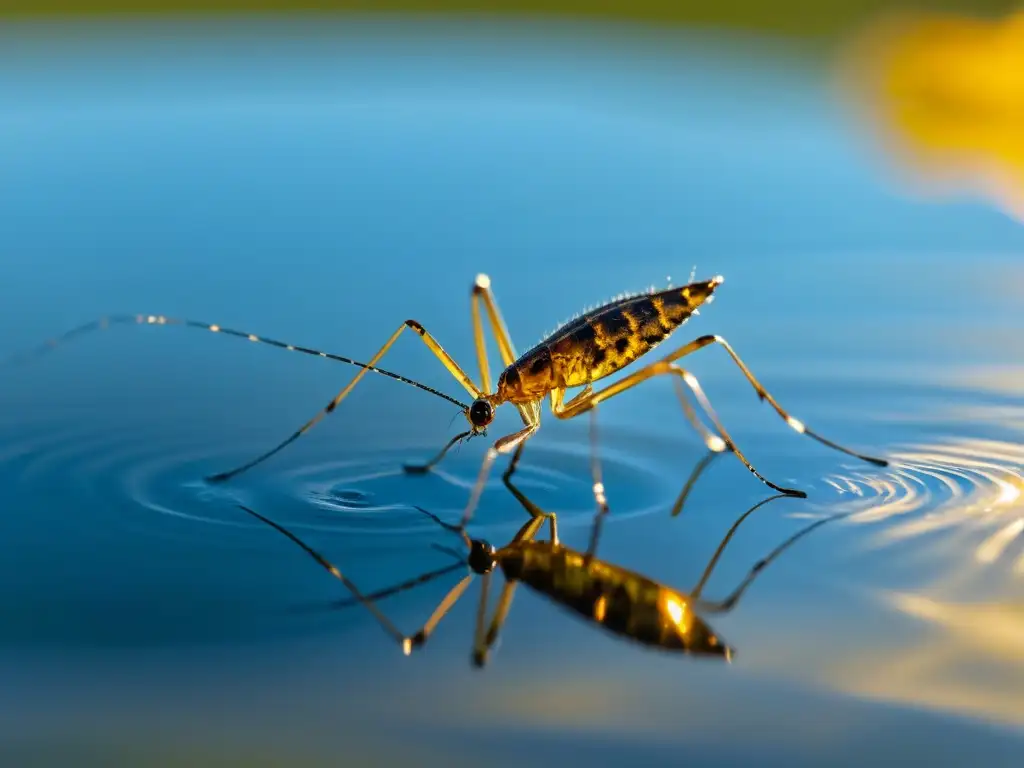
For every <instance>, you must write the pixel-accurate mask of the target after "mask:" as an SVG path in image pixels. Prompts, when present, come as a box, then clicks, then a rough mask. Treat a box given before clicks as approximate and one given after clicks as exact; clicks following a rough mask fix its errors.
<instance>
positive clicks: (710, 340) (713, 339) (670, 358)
mask: <svg viewBox="0 0 1024 768" xmlns="http://www.w3.org/2000/svg"><path fill="white" fill-rule="evenodd" d="M710 344H719V345H721V346H722V347H723V348H724V349H725V351H726V352H728V353H729V357H731V358H732V360H733V362H734V363H736V365H737V366H738V367H739V369H740V370H741V371H742V372H743V375H744V376H746V378H747V381H749V382H750V385H751V386H752V387H753V388H754V390H755V391H756V392H757V396H758V397H759V398H760V399H761V400H767V401H768V404H769V405H771V407H772V408H774V409H775V412H776V413H777V414H779V416H781V417H782V420H783V421H785V422H786V423H787V424H788V425H789V426H790V427H791V428H792V429H793V430H795V431H796V432H799V433H800V434H802V435H807V436H808V437H812V438H814V439H815V440H817V441H818V442H819V443H822V444H823V445H827V446H828V447H829V448H833V449H835V450H837V451H841V452H842V453H845V454H848V455H849V456H855V457H856V458H858V459H861V460H863V461H867V462H869V463H871V464H875V465H877V466H879V467H886V466H888V465H889V462H888V461H886V460H885V459H877V458H874V457H873V456H867V455H865V454H863V453H857V452H856V451H852V450H850V449H849V448H844V447H843V446H841V445H839V444H838V443H834V442H832V441H831V440H829V439H827V438H824V437H822V436H821V435H819V434H817V433H816V432H814V431H812V430H811V429H810V428H809V427H808V426H807V425H806V424H805V423H804V422H803V421H801V420H799V419H796V418H794V417H793V416H791V415H790V414H788V413H787V412H786V411H785V410H784V409H783V407H782V406H781V405H779V404H778V402H777V401H776V400H775V398H774V397H772V396H771V394H769V392H768V390H766V389H765V388H764V386H763V385H762V384H761V382H759V381H758V380H757V378H756V377H755V376H754V374H753V373H751V371H750V369H749V368H747V366H746V365H745V364H744V362H743V361H742V360H741V359H740V356H739V355H738V354H736V351H735V350H734V349H733V348H732V346H731V345H730V344H729V342H727V341H726V340H725V339H724V338H722V337H721V336H701V337H700V338H698V339H694V340H693V341H691V342H690V343H689V344H687V345H686V346H684V347H680V348H679V349H677V350H676V351H675V352H672V353H671V354H669V355H667V356H665V357H664V358H662V361H663V362H666V363H670V362H674V361H676V360H679V359H680V358H682V357H685V356H686V355H689V354H692V353H694V352H696V351H697V350H699V349H703V348H704V347H706V346H708V345H710Z"/></svg>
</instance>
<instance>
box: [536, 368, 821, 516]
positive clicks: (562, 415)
mask: <svg viewBox="0 0 1024 768" xmlns="http://www.w3.org/2000/svg"><path fill="white" fill-rule="evenodd" d="M664 374H670V375H673V376H678V377H680V378H681V379H682V381H683V383H684V384H686V386H688V387H689V388H690V391H691V392H693V394H694V396H696V398H697V402H698V403H699V404H700V406H701V408H702V409H703V410H704V413H705V414H706V415H707V417H708V418H709V419H710V420H711V423H712V424H714V425H715V428H716V429H717V430H718V432H719V434H721V436H722V440H723V441H724V442H725V445H726V447H727V448H728V449H729V450H730V451H732V452H733V453H734V454H736V458H738V459H739V460H740V461H742V462H743V464H744V466H746V468H747V469H748V470H750V472H751V473H752V474H753V475H754V477H756V478H757V479H758V480H760V481H761V482H762V483H764V484H765V485H767V486H768V487H769V488H773V489H774V490H776V491H779V492H780V493H784V494H786V495H787V496H799V497H801V498H806V496H807V494H806V493H804V492H803V491H798V490H796V489H793V488H783V487H782V486H779V485H776V484H775V483H773V482H771V481H770V480H768V479H767V478H765V477H764V476H763V475H762V474H761V473H760V472H758V471H757V470H756V469H754V465H753V464H751V463H750V462H749V461H748V460H747V458H746V456H744V455H743V452H742V451H740V449H739V448H738V447H737V446H736V443H735V441H734V440H733V439H732V438H731V437H730V436H729V433H728V432H727V431H726V429H725V427H724V426H722V423H721V422H720V421H719V419H718V416H717V415H716V414H715V411H714V409H713V408H712V407H711V403H710V402H708V399H707V397H705V396H704V391H703V390H702V389H701V387H700V383H699V382H698V381H697V378H696V377H695V376H694V375H693V374H692V373H690V372H689V371H687V370H685V369H683V368H681V367H679V366H678V365H675V364H673V363H668V362H665V361H664V360H659V361H657V362H654V363H651V364H650V365H648V366H647V367H645V368H641V369H640V370H639V371H636V372H635V373H633V374H632V375H630V376H627V377H626V378H624V379H620V380H619V381H617V382H615V383H614V384H610V385H609V386H607V387H605V388H604V389H602V390H599V391H597V392H593V393H591V394H590V395H588V396H587V397H586V398H584V399H582V400H581V399H580V398H579V397H575V398H573V399H572V400H571V401H570V402H569V403H567V404H565V405H564V406H561V407H557V408H553V409H552V410H553V412H554V414H555V416H556V417H557V418H559V419H571V418H574V417H576V416H579V415H580V414H581V413H586V412H587V411H589V410H590V409H591V408H593V407H595V406H596V405H597V404H598V403H601V402H604V401H605V400H608V399H610V398H612V397H615V395H618V394H621V393H623V392H625V391H626V390H628V389H632V388H633V387H635V386H636V385H637V384H640V383H641V382H644V381H647V380H648V379H650V378H653V377H654V376H660V375H664Z"/></svg>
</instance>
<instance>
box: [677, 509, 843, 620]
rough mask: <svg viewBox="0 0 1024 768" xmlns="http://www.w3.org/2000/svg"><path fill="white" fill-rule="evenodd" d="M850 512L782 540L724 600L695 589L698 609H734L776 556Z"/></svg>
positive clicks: (815, 523)
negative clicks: (712, 598)
mask: <svg viewBox="0 0 1024 768" xmlns="http://www.w3.org/2000/svg"><path fill="white" fill-rule="evenodd" d="M849 514H852V513H846V512H844V513H841V514H838V515H831V516H829V517H825V518H822V519H821V520H816V521H815V522H813V523H811V524H810V525H807V526H804V527H803V528H801V529H800V530H799V531H797V532H796V533H795V534H793V535H792V536H790V537H789V538H788V539H786V540H785V541H784V542H782V544H780V545H779V546H777V547H776V548H775V549H774V550H772V552H771V553H770V554H769V555H768V556H767V557H765V558H763V559H762V560H759V561H758V562H757V563H755V564H754V567H753V568H751V569H750V572H749V573H747V576H746V578H744V579H743V581H742V582H740V585H739V586H738V587H737V588H736V589H735V590H733V592H732V594H730V595H729V596H728V597H726V598H725V599H724V600H717V601H708V600H701V599H699V592H696V591H695V592H694V593H693V598H694V600H695V601H697V603H696V606H695V607H696V608H697V610H698V611H699V612H703V613H725V612H726V611H730V610H732V609H733V608H734V607H735V606H736V604H737V603H738V602H739V600H740V598H741V597H742V596H743V593H744V592H746V591H747V588H748V587H749V586H750V585H751V584H752V583H753V582H754V580H755V579H756V578H757V577H758V576H759V575H760V574H761V573H763V572H764V569H765V568H767V567H768V565H769V564H770V563H771V562H772V561H773V560H775V558H777V557H778V556H779V555H781V554H782V553H783V551H785V550H786V549H788V548H789V547H791V546H792V545H793V544H795V543H796V542H797V541H798V540H799V539H801V538H803V537H804V536H806V535H807V534H809V533H810V532H811V531H813V530H815V529H816V528H819V527H821V526H822V525H824V524H825V523H830V522H832V521H833V520H837V519H839V518H842V517H847V516H848V515H849ZM702 581H703V580H702ZM702 586H703V584H702Z"/></svg>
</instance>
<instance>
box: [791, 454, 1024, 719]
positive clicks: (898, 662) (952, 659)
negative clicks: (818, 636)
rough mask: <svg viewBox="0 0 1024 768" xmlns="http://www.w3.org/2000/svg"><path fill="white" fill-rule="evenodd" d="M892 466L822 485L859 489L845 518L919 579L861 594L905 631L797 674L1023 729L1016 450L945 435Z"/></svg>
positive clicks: (1023, 501) (1022, 552)
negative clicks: (903, 622) (867, 528)
mask: <svg viewBox="0 0 1024 768" xmlns="http://www.w3.org/2000/svg"><path fill="white" fill-rule="evenodd" d="M896 459H897V460H896V462H894V466H893V467H892V468H891V470H890V471H889V472H888V473H881V474H880V475H878V476H875V477H870V478H867V479H861V478H859V477H857V476H852V475H850V476H847V475H843V476H839V477H833V478H831V479H832V484H833V486H834V487H836V488H840V489H848V488H856V489H857V491H856V492H855V493H854V495H855V496H856V498H855V500H853V501H852V502H850V503H852V504H855V505H862V506H863V510H862V511H860V512H857V513H856V514H855V515H854V516H853V517H852V518H851V519H852V520H854V521H858V522H860V523H864V524H872V525H873V526H874V530H873V538H872V542H871V543H872V544H873V545H874V547H877V548H882V549H883V550H884V551H885V552H886V554H887V555H888V556H890V557H892V558H893V559H895V560H896V561H897V562H902V561H904V560H905V559H912V560H913V562H914V571H915V573H918V574H921V575H920V576H919V577H918V578H917V581H918V583H917V584H916V585H913V586H912V587H911V588H904V589H901V590H891V589H886V588H884V587H879V588H877V589H875V590H873V591H872V592H870V594H871V596H872V598H873V600H874V601H875V602H877V603H878V604H879V605H880V606H881V608H882V610H883V611H884V612H886V613H888V614H889V616H893V614H895V615H897V616H900V617H902V618H904V619H907V620H908V621H909V627H910V632H909V634H907V633H902V632H901V633H893V632H888V633H885V635H883V637H882V638H876V639H874V640H872V641H871V642H870V643H869V642H865V644H864V646H863V647H861V648H859V649H857V650H855V651H851V652H848V653H847V654H843V655H830V656H826V655H822V656H821V657H820V658H819V663H820V666H819V665H818V664H814V663H813V662H812V663H811V664H810V668H809V669H808V670H805V671H804V673H803V674H804V675H805V676H806V677H807V678H809V679H810V680H813V681H816V682H818V683H822V682H824V683H826V684H827V685H828V686H829V687H831V688H834V689H836V690H839V691H841V692H843V693H848V694H853V695H857V696H861V697H865V698H870V699H876V700H884V701H888V702H893V703H899V704H905V705H912V706H916V707H922V708H927V709H936V710H944V711H948V712H952V713H956V714H961V715H968V716H972V717H977V718H981V719H985V720H989V721H994V722H1001V723H1005V724H1010V725H1014V726H1017V725H1024V578H1022V576H1024V568H1022V567H1021V562H1022V560H1024V493H1022V491H1024V477H1022V473H1021V469H1020V467H1021V466H1022V465H1024V445H1022V444H1020V443H1013V442H1008V441H999V440H992V439H972V438H951V439H949V440H947V441H945V442H941V443H935V444H930V445H921V446H913V447H912V448H910V449H908V450H905V451H902V452H900V453H899V454H898V455H897V457H896ZM885 621H886V622H888V621H889V619H888V618H886V619H885ZM821 629H822V631H823V632H824V633H825V634H827V632H828V627H827V626H823V627H822V628H821ZM837 644H838V640H837Z"/></svg>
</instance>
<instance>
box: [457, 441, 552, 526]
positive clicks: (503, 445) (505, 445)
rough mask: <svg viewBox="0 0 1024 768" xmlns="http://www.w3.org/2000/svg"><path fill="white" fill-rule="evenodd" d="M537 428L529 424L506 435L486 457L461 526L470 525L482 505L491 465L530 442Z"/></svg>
mask: <svg viewBox="0 0 1024 768" xmlns="http://www.w3.org/2000/svg"><path fill="white" fill-rule="evenodd" d="M537 426H538V425H536V424H528V425H527V426H525V427H523V428H522V429H521V430H519V431H518V432H515V433H514V434H511V435H506V436H505V437H503V438H501V439H500V440H498V441H497V442H496V443H495V444H494V446H493V447H492V448H491V449H490V450H488V451H487V453H486V454H485V455H484V460H483V462H482V463H481V465H480V473H479V474H478V475H477V478H476V484H475V485H474V486H473V492H472V493H471V494H470V497H469V503H467V504H466V510H465V511H464V512H463V513H462V522H461V523H460V525H461V526H462V527H463V528H464V527H466V526H467V525H469V521H470V519H471V518H472V517H473V513H474V512H476V508H477V505H478V504H479V503H480V496H481V494H482V493H483V491H484V486H485V485H486V484H487V477H488V475H489V474H490V472H491V465H492V464H494V460H495V459H497V458H498V456H499V455H500V454H502V453H508V452H509V451H512V450H515V449H516V448H517V447H518V446H519V445H521V444H522V443H523V442H525V441H526V440H528V439H529V438H530V436H531V435H533V433H534V432H536V431H537Z"/></svg>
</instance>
